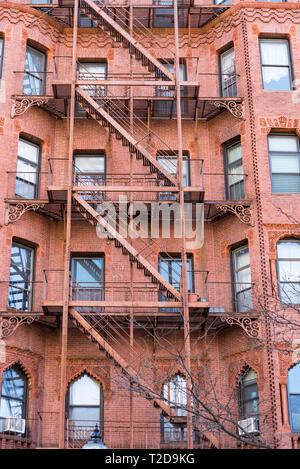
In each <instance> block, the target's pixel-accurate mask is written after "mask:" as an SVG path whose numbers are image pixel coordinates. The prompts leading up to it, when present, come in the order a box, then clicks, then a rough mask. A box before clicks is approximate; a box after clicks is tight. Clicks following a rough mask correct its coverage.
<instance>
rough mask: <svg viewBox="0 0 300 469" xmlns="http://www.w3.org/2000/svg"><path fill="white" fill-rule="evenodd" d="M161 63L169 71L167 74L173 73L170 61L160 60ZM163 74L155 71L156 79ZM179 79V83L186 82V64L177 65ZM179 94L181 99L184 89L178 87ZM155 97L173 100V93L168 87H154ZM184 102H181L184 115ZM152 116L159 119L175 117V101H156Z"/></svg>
mask: <svg viewBox="0 0 300 469" xmlns="http://www.w3.org/2000/svg"><path fill="white" fill-rule="evenodd" d="M161 63H162V64H163V65H164V67H165V68H166V69H167V70H169V72H171V73H174V63H173V61H172V60H165V61H164V60H161ZM162 73H163V72H160V70H158V71H157V77H158V78H161V75H162ZM179 77H180V81H186V79H187V72H186V63H185V62H182V63H180V64H179ZM180 94H181V97H182V98H183V97H184V96H185V95H186V88H185V87H184V86H181V87H180ZM156 96H159V97H162V98H167V97H170V98H172V99H173V98H174V96H175V91H171V90H169V88H168V86H157V87H156ZM186 103H187V101H186V100H182V102H181V111H182V112H183V113H184V112H185V108H186ZM154 114H155V115H156V116H160V117H173V116H176V115H177V105H176V99H174V100H170V101H168V100H166V101H156V102H155V105H154Z"/></svg>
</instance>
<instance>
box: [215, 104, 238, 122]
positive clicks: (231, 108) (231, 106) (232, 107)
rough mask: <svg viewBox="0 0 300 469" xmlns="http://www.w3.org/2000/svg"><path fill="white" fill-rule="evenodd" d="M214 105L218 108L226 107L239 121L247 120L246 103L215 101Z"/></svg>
mask: <svg viewBox="0 0 300 469" xmlns="http://www.w3.org/2000/svg"><path fill="white" fill-rule="evenodd" d="M212 104H213V105H214V106H216V107H218V108H220V107H224V108H225V109H227V110H228V111H229V112H231V114H232V115H233V116H234V117H236V118H237V119H243V120H245V106H244V103H243V102H241V103H238V102H236V101H213V102H212Z"/></svg>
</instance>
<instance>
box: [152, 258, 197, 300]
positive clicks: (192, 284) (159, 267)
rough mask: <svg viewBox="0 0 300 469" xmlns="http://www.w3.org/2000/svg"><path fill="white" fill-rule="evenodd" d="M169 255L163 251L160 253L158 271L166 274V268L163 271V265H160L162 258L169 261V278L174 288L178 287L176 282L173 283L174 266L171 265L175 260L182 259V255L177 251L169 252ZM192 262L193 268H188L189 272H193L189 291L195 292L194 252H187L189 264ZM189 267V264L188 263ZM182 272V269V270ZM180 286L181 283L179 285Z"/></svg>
mask: <svg viewBox="0 0 300 469" xmlns="http://www.w3.org/2000/svg"><path fill="white" fill-rule="evenodd" d="M168 254H169V255H168V256H165V255H164V254H163V253H160V254H159V255H158V272H159V273H160V274H161V275H162V276H164V273H165V270H164V271H163V272H162V270H161V265H160V259H162V260H164V261H165V262H168V280H167V279H165V280H167V281H168V282H169V283H170V284H171V285H172V286H174V288H176V286H175V285H176V284H173V283H172V266H171V265H170V264H171V263H172V262H173V261H174V262H176V261H181V262H182V260H181V255H180V254H177V253H168ZM189 262H190V267H191V270H188V272H191V276H190V283H191V285H190V288H189V291H188V293H194V292H195V269H194V256H193V254H192V253H187V264H188V263H189ZM187 267H188V265H187ZM181 269H182V264H181ZM180 273H181V271H180ZM164 278H165V277H164ZM179 287H180V285H179Z"/></svg>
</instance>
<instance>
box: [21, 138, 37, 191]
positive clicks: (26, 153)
mask: <svg viewBox="0 0 300 469" xmlns="http://www.w3.org/2000/svg"><path fill="white" fill-rule="evenodd" d="M40 153H41V147H40V145H37V144H35V143H32V142H29V141H28V140H25V139H23V138H20V139H19V145H18V162H17V174H16V187H15V194H16V195H17V196H19V197H24V199H37V198H38V182H39V165H40Z"/></svg>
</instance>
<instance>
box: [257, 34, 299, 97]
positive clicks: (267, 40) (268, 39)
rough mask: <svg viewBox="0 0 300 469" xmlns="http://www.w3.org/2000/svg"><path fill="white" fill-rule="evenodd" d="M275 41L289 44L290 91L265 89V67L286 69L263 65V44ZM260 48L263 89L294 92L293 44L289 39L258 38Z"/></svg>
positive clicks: (281, 66)
mask: <svg viewBox="0 0 300 469" xmlns="http://www.w3.org/2000/svg"><path fill="white" fill-rule="evenodd" d="M274 41H276V42H277V41H278V42H279V41H281V42H286V43H287V57H288V61H289V64H288V69H289V74H288V75H289V81H290V88H289V89H288V90H282V89H276V90H271V89H267V88H265V87H264V77H263V67H278V68H286V67H287V66H286V65H263V63H262V47H261V44H262V43H263V42H274ZM258 48H259V57H260V71H261V80H262V89H263V90H265V91H273V92H274V91H293V90H294V86H293V81H294V72H293V69H294V67H293V61H292V52H291V44H290V40H289V38H286V37H274V38H272V37H259V38H258Z"/></svg>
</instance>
